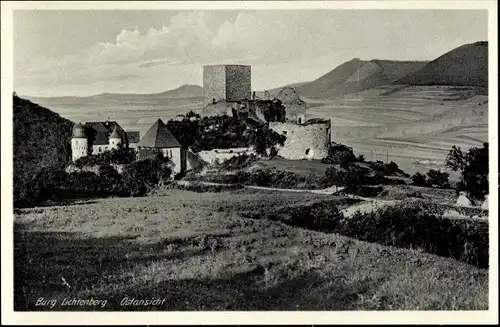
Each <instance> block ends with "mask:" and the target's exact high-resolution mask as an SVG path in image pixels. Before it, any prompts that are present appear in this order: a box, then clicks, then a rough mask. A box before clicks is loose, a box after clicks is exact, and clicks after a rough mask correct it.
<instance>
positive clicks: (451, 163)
mask: <svg viewBox="0 0 500 327" xmlns="http://www.w3.org/2000/svg"><path fill="white" fill-rule="evenodd" d="M445 165H446V167H448V168H450V169H451V170H453V171H460V172H463V171H464V169H465V167H466V166H467V155H466V153H464V152H463V151H462V150H461V149H460V147H457V146H455V145H454V146H453V147H452V148H451V150H450V152H449V153H448V155H447V156H446V161H445Z"/></svg>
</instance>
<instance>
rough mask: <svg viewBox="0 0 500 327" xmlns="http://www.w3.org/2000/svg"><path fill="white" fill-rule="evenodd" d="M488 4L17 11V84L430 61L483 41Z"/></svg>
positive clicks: (157, 82) (261, 75)
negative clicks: (237, 67)
mask: <svg viewBox="0 0 500 327" xmlns="http://www.w3.org/2000/svg"><path fill="white" fill-rule="evenodd" d="M487 36H488V29H487V11H486V10H483V11H481V10H474V11H473V10H331V9H330V10H300V11H299V10H295V11H293V10H288V11H287V10H279V11H278V10H276V11H274V10H240V11H229V10H211V11H187V10H178V11H173V10H154V11H146V10H141V11H139V10H122V11H117V10H86V11H82V10H74V11H56V10H50V11H49V10H45V11H42V10H38V11H25V10H17V11H15V12H14V89H15V90H16V92H17V93H18V94H20V95H30V96H86V95H92V94H99V93H105V92H108V93H157V92H163V91H166V90H170V89H174V88H177V87H179V86H181V85H183V84H196V85H200V86H201V85H202V74H203V65H208V64H223V63H227V64H248V65H252V89H254V90H259V91H260V90H266V89H271V88H276V87H280V86H283V85H286V84H291V83H296V82H305V81H311V80H314V79H316V78H318V77H320V76H321V75H323V74H325V73H327V72H329V71H330V70H332V69H334V68H335V67H336V66H338V65H340V64H342V63H343V62H345V61H348V60H350V59H352V58H360V59H363V60H370V59H388V60H433V59H436V58H437V57H439V56H441V55H443V54H444V53H446V52H448V51H450V50H452V49H454V48H456V47H458V46H461V45H463V44H467V43H472V42H476V41H486V40H487Z"/></svg>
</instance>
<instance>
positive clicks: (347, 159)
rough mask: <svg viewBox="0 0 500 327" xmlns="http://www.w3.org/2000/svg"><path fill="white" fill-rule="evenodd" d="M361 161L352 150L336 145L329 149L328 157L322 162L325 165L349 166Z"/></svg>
mask: <svg viewBox="0 0 500 327" xmlns="http://www.w3.org/2000/svg"><path fill="white" fill-rule="evenodd" d="M356 161H359V159H358V158H356V156H355V155H354V152H353V151H352V148H350V147H348V146H345V145H343V144H335V145H332V146H331V147H330V148H329V151H328V156H327V157H326V158H323V159H322V160H321V162H322V163H324V164H330V165H336V164H348V163H351V162H356Z"/></svg>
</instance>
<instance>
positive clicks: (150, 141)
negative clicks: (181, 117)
mask: <svg viewBox="0 0 500 327" xmlns="http://www.w3.org/2000/svg"><path fill="white" fill-rule="evenodd" d="M137 151H138V152H137V154H138V159H139V160H144V159H148V158H152V157H154V156H156V155H158V153H161V154H162V155H163V156H164V157H168V158H169V159H170V160H171V161H172V163H173V165H174V167H173V171H174V172H175V173H180V172H183V171H186V168H187V164H186V149H184V148H183V147H182V146H181V144H180V143H179V141H177V139H176V138H175V137H174V135H173V134H172V133H171V132H170V131H169V130H168V128H167V126H166V125H165V124H164V123H163V121H162V120H161V119H158V120H157V121H156V122H155V123H154V124H153V126H151V127H150V128H149V130H148V131H147V132H146V134H144V136H143V137H142V138H141V140H140V141H139V143H137Z"/></svg>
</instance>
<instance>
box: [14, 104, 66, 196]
mask: <svg viewBox="0 0 500 327" xmlns="http://www.w3.org/2000/svg"><path fill="white" fill-rule="evenodd" d="M13 123H14V125H13V130H14V140H13V141H14V148H13V154H14V171H13V173H14V187H15V188H16V186H19V185H21V184H23V185H25V183H26V182H28V183H29V180H30V178H31V177H32V176H34V174H35V173H36V172H37V171H38V170H40V169H41V168H44V167H53V166H58V165H63V164H65V163H67V162H69V161H70V160H71V134H72V129H73V122H71V121H70V120H67V119H64V118H62V117H61V116H59V115H58V114H56V113H54V112H52V111H50V110H49V109H46V108H44V107H41V106H39V105H37V104H35V103H33V102H31V101H28V100H25V99H22V98H20V97H17V96H14V97H13Z"/></svg>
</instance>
